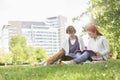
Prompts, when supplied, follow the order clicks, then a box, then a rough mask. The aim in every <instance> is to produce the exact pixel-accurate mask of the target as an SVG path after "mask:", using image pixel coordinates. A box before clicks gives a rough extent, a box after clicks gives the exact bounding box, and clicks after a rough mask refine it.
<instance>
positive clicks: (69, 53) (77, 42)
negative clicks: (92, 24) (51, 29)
mask: <svg viewBox="0 0 120 80" xmlns="http://www.w3.org/2000/svg"><path fill="white" fill-rule="evenodd" d="M66 33H67V34H68V35H69V37H68V38H67V39H66V40H65V42H64V43H63V46H62V48H61V49H60V51H59V52H58V53H57V54H55V55H53V56H52V57H50V58H49V59H47V60H46V61H45V62H43V63H33V65H39V64H41V65H50V64H53V63H54V62H56V61H57V60H59V59H60V60H64V61H67V60H72V59H74V58H75V56H76V54H75V52H76V51H77V50H81V51H82V50H83V49H84V43H83V40H82V38H79V37H77V36H76V35H75V33H76V30H75V28H74V27H73V26H68V27H67V29H66ZM77 55H78V54H77Z"/></svg>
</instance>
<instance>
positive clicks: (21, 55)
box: [9, 35, 28, 63]
mask: <svg viewBox="0 0 120 80" xmlns="http://www.w3.org/2000/svg"><path fill="white" fill-rule="evenodd" d="M9 44H10V45H9V46H10V51H11V52H12V57H13V63H24V61H26V59H27V56H28V54H27V53H25V52H26V48H27V45H26V38H25V37H23V36H18V35H15V36H12V37H11V39H10V42H9Z"/></svg>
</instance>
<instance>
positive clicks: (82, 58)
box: [68, 51, 96, 63]
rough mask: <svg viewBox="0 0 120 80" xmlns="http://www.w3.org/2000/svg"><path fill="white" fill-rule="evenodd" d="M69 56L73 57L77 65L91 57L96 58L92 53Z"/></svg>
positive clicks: (86, 52)
mask: <svg viewBox="0 0 120 80" xmlns="http://www.w3.org/2000/svg"><path fill="white" fill-rule="evenodd" d="M68 56H70V57H72V58H73V60H74V62H75V63H80V62H85V61H87V60H89V58H90V57H91V56H96V55H95V53H94V52H91V51H85V52H84V53H82V54H81V53H76V54H72V53H70V54H69V55H68Z"/></svg>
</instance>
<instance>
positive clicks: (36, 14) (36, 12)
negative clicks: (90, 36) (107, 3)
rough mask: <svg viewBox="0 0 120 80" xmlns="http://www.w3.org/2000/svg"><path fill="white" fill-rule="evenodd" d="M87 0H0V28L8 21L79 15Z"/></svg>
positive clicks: (85, 6)
mask: <svg viewBox="0 0 120 80" xmlns="http://www.w3.org/2000/svg"><path fill="white" fill-rule="evenodd" d="M88 1H89V0H0V28H2V26H3V25H6V24H8V21H14V20H18V21H41V20H42V19H43V18H46V17H51V16H58V15H62V16H66V17H67V18H68V19H71V18H73V17H76V16H78V15H80V14H81V13H82V12H85V11H86V8H88V7H89V6H88V4H87V2H88Z"/></svg>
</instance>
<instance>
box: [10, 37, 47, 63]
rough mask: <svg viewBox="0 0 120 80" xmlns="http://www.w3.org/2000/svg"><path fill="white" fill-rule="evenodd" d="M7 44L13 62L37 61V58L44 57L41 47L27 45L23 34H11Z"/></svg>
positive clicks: (42, 58)
mask: <svg viewBox="0 0 120 80" xmlns="http://www.w3.org/2000/svg"><path fill="white" fill-rule="evenodd" d="M9 46H10V51H11V53H12V61H13V63H17V64H22V63H30V62H34V61H38V59H39V60H44V59H45V58H46V52H45V50H44V49H43V48H33V47H31V46H27V43H26V38H25V37H23V36H19V35H16V36H12V37H11V39H10V42H9Z"/></svg>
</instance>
